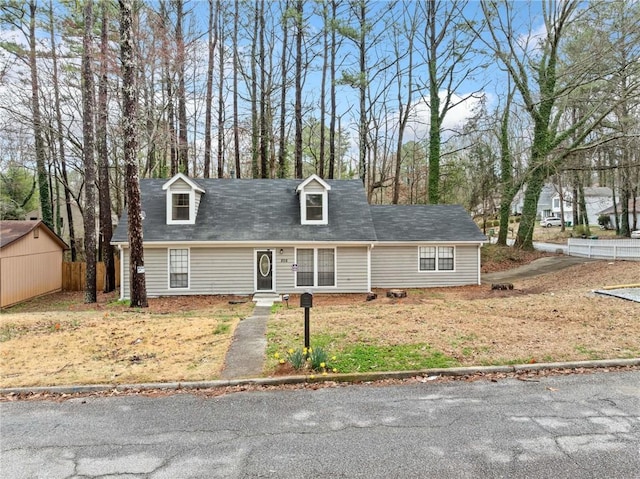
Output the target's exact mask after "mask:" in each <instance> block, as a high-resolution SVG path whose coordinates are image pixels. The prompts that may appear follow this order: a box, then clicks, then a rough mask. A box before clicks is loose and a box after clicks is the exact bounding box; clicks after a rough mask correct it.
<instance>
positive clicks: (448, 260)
mask: <svg viewBox="0 0 640 479" xmlns="http://www.w3.org/2000/svg"><path fill="white" fill-rule="evenodd" d="M419 257H420V265H419V268H420V271H453V270H454V269H455V268H454V264H455V249H454V247H453V246H420V247H419Z"/></svg>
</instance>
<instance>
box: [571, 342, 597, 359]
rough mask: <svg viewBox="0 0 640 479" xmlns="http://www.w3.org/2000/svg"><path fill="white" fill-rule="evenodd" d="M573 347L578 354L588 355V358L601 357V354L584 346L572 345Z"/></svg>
mask: <svg viewBox="0 0 640 479" xmlns="http://www.w3.org/2000/svg"><path fill="white" fill-rule="evenodd" d="M574 349H575V350H576V351H577V352H579V353H580V354H584V355H585V356H588V357H589V359H602V356H601V355H600V354H599V353H598V352H597V351H595V350H593V349H589V348H587V347H586V346H581V345H577V346H575V347H574Z"/></svg>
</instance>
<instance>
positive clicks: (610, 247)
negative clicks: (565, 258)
mask: <svg viewBox="0 0 640 479" xmlns="http://www.w3.org/2000/svg"><path fill="white" fill-rule="evenodd" d="M567 244H568V251H567V254H569V255H571V256H584V257H587V258H601V259H614V260H615V259H627V260H638V261H640V240H639V239H624V240H597V239H580V238H569V240H568V242H567Z"/></svg>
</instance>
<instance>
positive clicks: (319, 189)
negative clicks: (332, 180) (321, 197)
mask: <svg viewBox="0 0 640 479" xmlns="http://www.w3.org/2000/svg"><path fill="white" fill-rule="evenodd" d="M304 191H305V193H324V191H325V189H324V186H322V185H321V184H320V183H318V182H317V181H311V182H309V183H308V184H307V185H306V186H305V187H304Z"/></svg>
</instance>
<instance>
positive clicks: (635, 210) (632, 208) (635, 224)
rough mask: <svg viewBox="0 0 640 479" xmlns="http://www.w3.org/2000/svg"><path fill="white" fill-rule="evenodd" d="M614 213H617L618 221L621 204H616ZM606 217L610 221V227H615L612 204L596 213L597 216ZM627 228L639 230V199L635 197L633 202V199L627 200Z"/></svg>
mask: <svg viewBox="0 0 640 479" xmlns="http://www.w3.org/2000/svg"><path fill="white" fill-rule="evenodd" d="M616 211H617V213H618V219H620V217H621V214H622V204H621V203H618V204H617V208H616ZM600 215H607V216H609V219H610V221H611V223H610V224H611V225H613V226H615V225H616V216H615V212H614V210H613V204H612V205H611V206H610V207H608V208H605V209H604V210H601V211H599V212H598V216H600ZM629 228H631V229H632V230H633V229H637V228H640V197H637V198H636V199H635V201H634V199H633V198H629Z"/></svg>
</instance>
